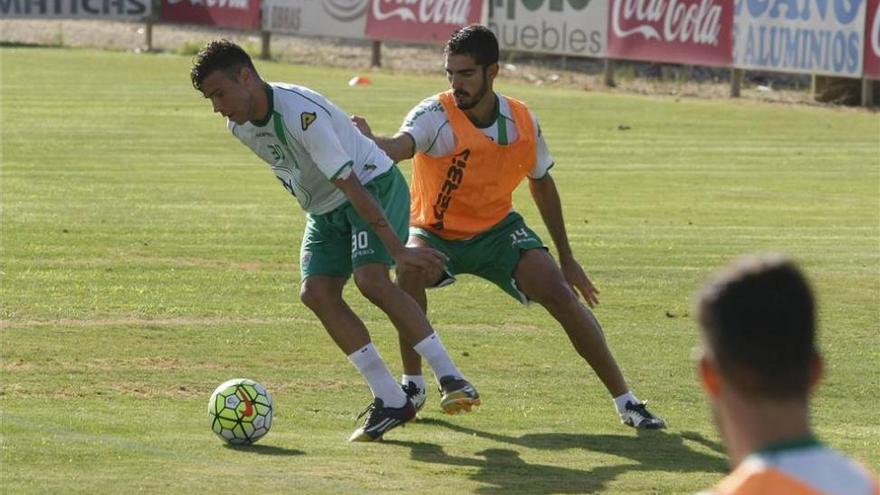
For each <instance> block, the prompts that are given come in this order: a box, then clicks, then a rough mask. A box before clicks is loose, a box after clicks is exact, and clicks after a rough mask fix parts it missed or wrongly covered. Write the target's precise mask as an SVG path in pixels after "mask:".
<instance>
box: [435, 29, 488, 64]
mask: <svg viewBox="0 0 880 495" xmlns="http://www.w3.org/2000/svg"><path fill="white" fill-rule="evenodd" d="M444 53H445V54H446V55H470V56H471V57H473V59H474V62H475V63H476V64H477V65H482V66H484V67H485V66H487V65H492V64H496V63H498V39H497V38H495V34H494V33H493V32H492V30H491V29H489V28H487V27H486V26H481V25H480V24H471V25H470V26H465V27H463V28H459V29H456V30H455V32H453V33H452V35H451V36H450V37H449V41H447V42H446V49H445V50H444Z"/></svg>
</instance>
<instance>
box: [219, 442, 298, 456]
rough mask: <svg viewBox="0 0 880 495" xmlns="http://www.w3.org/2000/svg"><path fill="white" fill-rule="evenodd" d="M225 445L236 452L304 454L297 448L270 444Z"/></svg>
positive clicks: (285, 454) (279, 454)
mask: <svg viewBox="0 0 880 495" xmlns="http://www.w3.org/2000/svg"><path fill="white" fill-rule="evenodd" d="M225 447H226V448H227V449H229V450H235V451H238V452H246V453H249V454H259V455H277V456H281V455H284V456H294V455H304V454H305V452H304V451H302V450H298V449H287V448H284V447H275V446H272V445H230V444H226V445H225Z"/></svg>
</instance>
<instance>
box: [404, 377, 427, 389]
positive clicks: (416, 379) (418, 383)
mask: <svg viewBox="0 0 880 495" xmlns="http://www.w3.org/2000/svg"><path fill="white" fill-rule="evenodd" d="M409 382H413V383H415V384H416V387H418V388H419V390H421V391H422V392H424V391H425V377H424V376H422V375H403V377H401V378H400V384H401V385H408V384H409Z"/></svg>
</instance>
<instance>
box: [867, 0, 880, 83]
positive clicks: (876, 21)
mask: <svg viewBox="0 0 880 495" xmlns="http://www.w3.org/2000/svg"><path fill="white" fill-rule="evenodd" d="M865 17H866V19H865V20H866V22H865V67H864V72H865V77H869V78H871V79H880V0H868V11H867V13H866V16H865Z"/></svg>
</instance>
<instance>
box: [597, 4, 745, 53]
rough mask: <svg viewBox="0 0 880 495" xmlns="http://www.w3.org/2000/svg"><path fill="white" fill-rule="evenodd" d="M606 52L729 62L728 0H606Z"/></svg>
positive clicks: (730, 7) (730, 18)
mask: <svg viewBox="0 0 880 495" xmlns="http://www.w3.org/2000/svg"><path fill="white" fill-rule="evenodd" d="M608 56H609V57H611V58H621V59H630V60H646V61H654V62H666V63H682V64H694V65H721V66H727V65H730V64H731V63H732V61H733V2H731V1H730V0H611V5H610V8H609V9H608Z"/></svg>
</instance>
